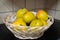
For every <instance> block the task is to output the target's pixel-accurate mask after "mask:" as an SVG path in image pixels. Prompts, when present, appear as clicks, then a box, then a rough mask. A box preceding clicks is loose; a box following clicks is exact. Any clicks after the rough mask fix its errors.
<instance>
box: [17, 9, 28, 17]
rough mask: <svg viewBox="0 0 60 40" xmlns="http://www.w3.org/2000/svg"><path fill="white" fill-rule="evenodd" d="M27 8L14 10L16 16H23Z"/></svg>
mask: <svg viewBox="0 0 60 40" xmlns="http://www.w3.org/2000/svg"><path fill="white" fill-rule="evenodd" d="M27 11H28V10H27V9H26V8H24V9H19V10H18V11H17V12H16V18H20V17H23V16H24V14H25V13H26V12H27Z"/></svg>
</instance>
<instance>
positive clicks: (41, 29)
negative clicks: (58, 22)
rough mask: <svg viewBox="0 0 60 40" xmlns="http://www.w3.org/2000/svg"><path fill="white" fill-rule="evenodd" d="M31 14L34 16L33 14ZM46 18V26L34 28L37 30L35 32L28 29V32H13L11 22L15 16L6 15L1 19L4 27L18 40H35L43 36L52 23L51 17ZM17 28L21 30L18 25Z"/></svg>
mask: <svg viewBox="0 0 60 40" xmlns="http://www.w3.org/2000/svg"><path fill="white" fill-rule="evenodd" d="M33 13H34V14H35V15H36V13H35V12H33ZM48 17H49V19H48V21H47V23H48V25H47V26H42V27H39V28H37V27H35V28H37V29H36V31H32V29H33V28H28V31H23V30H14V25H13V24H12V23H11V22H13V21H14V20H15V19H16V17H15V14H10V15H6V17H4V19H3V22H4V23H5V24H6V27H7V28H8V29H9V30H10V31H11V32H12V33H13V34H14V35H15V36H16V37H17V38H19V39H37V38H39V37H41V36H43V34H44V32H45V31H46V30H47V29H48V28H49V27H50V26H51V25H52V24H53V23H54V19H53V17H51V16H49V15H48ZM18 28H20V29H21V28H23V26H19V25H18Z"/></svg>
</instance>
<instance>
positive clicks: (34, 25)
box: [30, 19, 43, 27]
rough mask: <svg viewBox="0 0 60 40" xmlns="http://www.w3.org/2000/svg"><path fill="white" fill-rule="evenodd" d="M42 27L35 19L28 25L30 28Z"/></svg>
mask: <svg viewBox="0 0 60 40" xmlns="http://www.w3.org/2000/svg"><path fill="white" fill-rule="evenodd" d="M42 25H43V23H42V22H41V21H40V20H38V19H35V20H33V21H32V22H31V23H30V26H31V27H41V26H42Z"/></svg>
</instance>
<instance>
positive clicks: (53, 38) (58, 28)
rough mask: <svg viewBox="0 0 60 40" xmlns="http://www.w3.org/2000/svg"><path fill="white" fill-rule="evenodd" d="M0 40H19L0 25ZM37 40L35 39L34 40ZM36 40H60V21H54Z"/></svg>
mask: <svg viewBox="0 0 60 40" xmlns="http://www.w3.org/2000/svg"><path fill="white" fill-rule="evenodd" d="M0 40H21V39H18V38H16V37H15V36H14V35H13V34H12V33H11V32H10V31H9V30H8V29H7V28H6V26H5V24H0ZM36 40H37V39H36ZM38 40H60V20H56V19H55V21H54V24H53V25H52V26H51V27H50V28H49V29H48V30H47V31H46V32H45V33H44V35H43V36H42V37H41V38H38Z"/></svg>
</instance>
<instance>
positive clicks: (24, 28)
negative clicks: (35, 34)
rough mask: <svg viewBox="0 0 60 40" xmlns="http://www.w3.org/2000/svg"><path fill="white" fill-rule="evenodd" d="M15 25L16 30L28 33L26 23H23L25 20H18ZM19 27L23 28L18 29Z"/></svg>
mask: <svg viewBox="0 0 60 40" xmlns="http://www.w3.org/2000/svg"><path fill="white" fill-rule="evenodd" d="M13 25H15V27H14V30H23V31H27V28H26V23H25V22H24V21H23V18H18V19H16V20H15V21H14V22H13ZM18 25H20V26H22V28H21V29H20V28H19V27H18Z"/></svg>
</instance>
